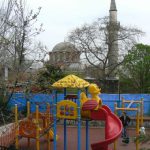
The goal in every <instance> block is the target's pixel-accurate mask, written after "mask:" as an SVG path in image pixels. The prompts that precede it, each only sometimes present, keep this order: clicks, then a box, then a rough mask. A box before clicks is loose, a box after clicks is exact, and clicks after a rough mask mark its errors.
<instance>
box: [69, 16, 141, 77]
mask: <svg viewBox="0 0 150 150" xmlns="http://www.w3.org/2000/svg"><path fill="white" fill-rule="evenodd" d="M116 30H117V32H114V31H116ZM114 33H115V34H116V35H114ZM112 34H113V36H115V38H110V37H111V36H112ZM142 34H143V32H142V31H141V30H139V29H137V28H133V27H124V26H121V25H120V24H119V23H116V24H113V23H109V20H108V17H104V18H100V19H98V20H97V21H95V22H93V23H91V24H85V25H83V26H82V27H80V28H76V29H75V30H73V31H72V32H71V33H70V34H69V35H68V40H69V41H70V42H72V43H73V44H75V46H76V47H77V49H78V50H80V51H81V53H82V58H83V59H84V60H85V63H86V64H88V65H87V66H88V67H89V66H91V68H93V69H96V75H97V78H98V79H102V80H103V79H106V77H109V76H110V75H111V74H112V72H113V71H114V70H116V68H117V67H118V66H119V65H120V64H121V63H122V61H123V56H124V54H125V53H127V52H128V50H130V49H131V47H132V46H133V45H134V44H135V43H136V41H137V40H138V38H139V37H140V36H141V35H142ZM116 43H117V44H118V48H119V55H118V60H117V61H114V62H115V63H114V64H113V65H112V66H111V65H110V64H109V58H110V54H112V52H111V51H110V49H111V47H112V46H114V44H116ZM116 62H117V63H116ZM92 72H93V71H92Z"/></svg>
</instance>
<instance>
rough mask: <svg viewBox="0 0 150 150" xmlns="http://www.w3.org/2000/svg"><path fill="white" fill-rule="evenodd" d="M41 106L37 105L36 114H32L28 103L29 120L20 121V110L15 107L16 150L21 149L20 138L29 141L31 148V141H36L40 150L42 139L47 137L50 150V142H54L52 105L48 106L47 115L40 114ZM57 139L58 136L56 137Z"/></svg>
mask: <svg viewBox="0 0 150 150" xmlns="http://www.w3.org/2000/svg"><path fill="white" fill-rule="evenodd" d="M38 107H39V106H38V105H36V112H35V113H30V103H29V102H28V103H27V118H25V119H23V120H21V121H18V108H17V105H15V125H16V149H19V137H24V138H27V139H28V146H30V139H31V138H33V139H36V149H37V150H40V137H42V136H45V135H46V139H47V143H48V150H50V140H53V136H54V134H53V130H52V129H51V128H52V124H53V119H52V115H51V114H50V105H49V104H48V105H47V111H46V112H45V113H40V112H39V108H38ZM56 138H57V135H56Z"/></svg>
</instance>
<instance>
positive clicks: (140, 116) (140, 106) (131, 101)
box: [122, 97, 144, 127]
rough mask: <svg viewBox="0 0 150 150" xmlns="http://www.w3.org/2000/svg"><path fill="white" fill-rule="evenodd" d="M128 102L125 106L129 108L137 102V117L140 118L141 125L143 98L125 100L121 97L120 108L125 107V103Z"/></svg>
mask: <svg viewBox="0 0 150 150" xmlns="http://www.w3.org/2000/svg"><path fill="white" fill-rule="evenodd" d="M126 103H127V104H128V106H127V108H131V106H132V105H133V104H139V119H140V126H141V127H142V126H143V118H144V117H143V108H144V103H143V98H141V99H140V100H125V99H124V98H123V97H122V108H125V104H126Z"/></svg>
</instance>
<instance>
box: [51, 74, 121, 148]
mask: <svg viewBox="0 0 150 150" xmlns="http://www.w3.org/2000/svg"><path fill="white" fill-rule="evenodd" d="M53 87H55V88H64V99H65V98H66V97H67V96H66V95H67V92H66V88H77V89H78V94H77V98H78V99H77V100H76V102H77V103H75V102H72V101H70V100H62V101H61V102H58V103H57V92H56V91H54V92H55V99H54V106H55V107H54V150H56V149H57V143H56V138H55V137H56V132H57V124H56V120H57V118H60V119H64V150H67V134H66V126H67V124H66V120H68V119H69V120H76V121H77V124H78V137H77V138H78V139H77V140H78V147H77V148H78V150H80V149H81V117H82V116H84V120H85V121H86V150H88V149H89V132H88V129H89V124H88V122H89V119H91V120H104V121H105V122H106V123H105V140H104V141H100V142H97V143H94V144H92V145H91V147H92V150H108V145H109V144H111V143H113V142H115V140H116V139H117V138H118V137H119V136H120V134H121V131H122V123H121V121H120V119H119V118H118V117H117V116H116V115H115V114H114V113H112V112H111V110H110V109H109V108H108V107H107V106H105V105H102V101H101V99H100V98H99V96H98V94H100V89H99V88H98V87H97V86H96V85H95V84H91V86H90V84H89V83H88V82H86V81H84V80H82V79H80V78H78V77H77V76H74V75H69V76H66V77H65V78H63V79H61V80H59V81H57V82H56V83H54V84H53ZM87 87H89V92H90V94H91V98H87V96H86V94H85V93H82V94H81V98H80V90H79V89H81V88H86V93H87ZM79 99H81V104H82V108H81V105H80V100H79ZM82 113H83V114H84V115H82ZM85 117H86V118H85Z"/></svg>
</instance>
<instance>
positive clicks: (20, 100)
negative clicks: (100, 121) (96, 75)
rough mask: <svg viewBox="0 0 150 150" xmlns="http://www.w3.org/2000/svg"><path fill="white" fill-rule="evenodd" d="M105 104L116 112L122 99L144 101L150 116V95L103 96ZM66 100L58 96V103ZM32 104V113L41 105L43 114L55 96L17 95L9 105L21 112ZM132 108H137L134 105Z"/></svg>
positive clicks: (62, 96) (146, 112)
mask: <svg viewBox="0 0 150 150" xmlns="http://www.w3.org/2000/svg"><path fill="white" fill-rule="evenodd" d="M100 97H101V99H102V101H103V104H105V105H108V106H109V107H110V109H111V110H112V111H114V103H116V102H117V104H118V107H119V106H121V97H123V98H124V99H126V100H140V99H141V98H143V99H144V115H150V94H101V95H100ZM63 99H64V95H63V94H58V96H57V101H58V102H59V101H61V100H63ZM28 100H29V101H30V102H31V112H34V111H35V105H36V104H38V105H39V109H40V111H41V112H43V111H45V109H46V104H47V103H49V104H52V103H53V100H54V95H53V94H29V95H25V94H24V93H15V94H14V95H13V96H12V98H11V101H10V103H9V106H10V107H13V106H14V105H15V104H18V108H19V110H23V109H25V107H26V102H27V101H28ZM132 107H136V106H135V105H133V106H132ZM129 114H130V115H134V113H133V112H129Z"/></svg>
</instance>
